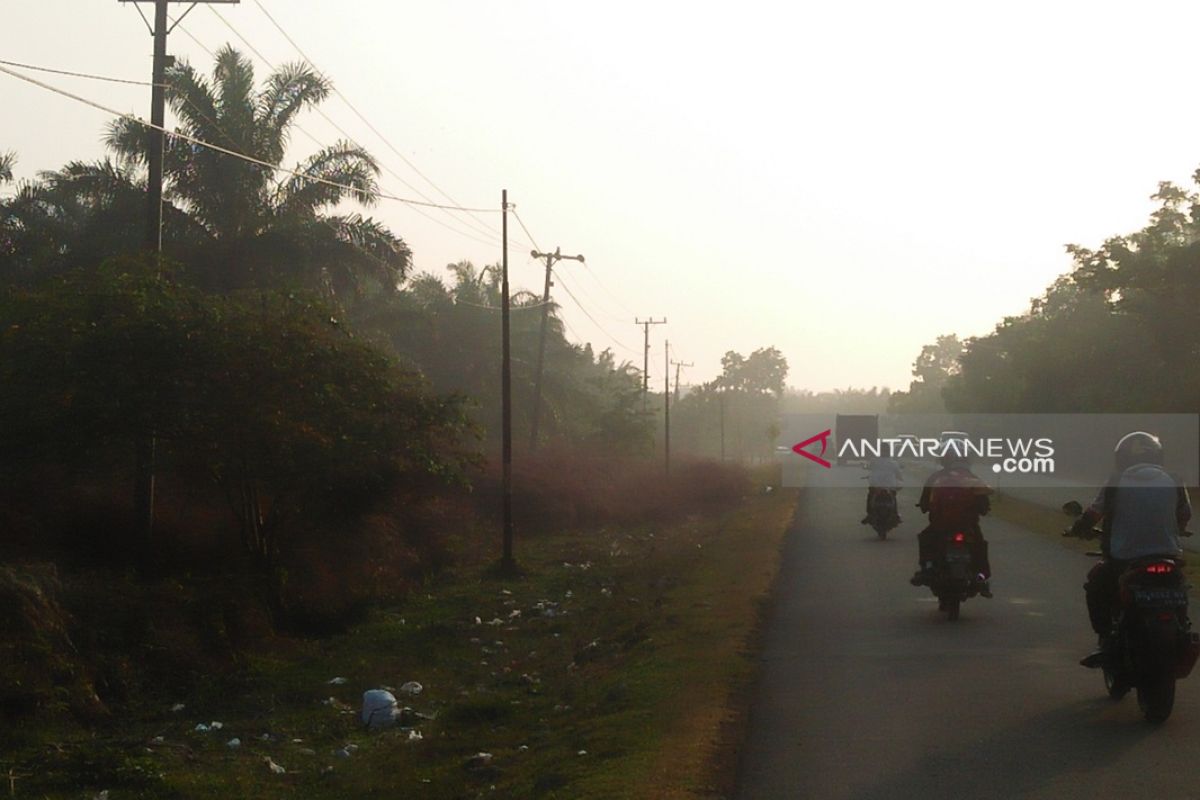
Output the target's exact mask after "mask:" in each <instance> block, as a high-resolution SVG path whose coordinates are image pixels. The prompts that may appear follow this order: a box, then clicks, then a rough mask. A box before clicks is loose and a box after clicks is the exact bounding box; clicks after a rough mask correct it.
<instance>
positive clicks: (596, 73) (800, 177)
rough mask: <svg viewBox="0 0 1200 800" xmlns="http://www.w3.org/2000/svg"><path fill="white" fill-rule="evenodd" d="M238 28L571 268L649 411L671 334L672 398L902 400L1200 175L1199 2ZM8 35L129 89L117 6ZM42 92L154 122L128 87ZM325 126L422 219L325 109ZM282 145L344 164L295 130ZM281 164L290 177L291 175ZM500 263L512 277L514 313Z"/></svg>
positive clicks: (71, 143) (44, 116) (317, 129)
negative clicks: (745, 392)
mask: <svg viewBox="0 0 1200 800" xmlns="http://www.w3.org/2000/svg"><path fill="white" fill-rule="evenodd" d="M261 2H262V3H263V4H264V5H265V7H266V8H267V10H268V11H270V12H271V13H272V14H273V15H274V16H275V18H276V19H277V20H278V21H279V22H280V23H281V24H282V26H283V27H284V28H285V29H286V30H287V31H288V33H290V34H291V35H292V37H293V38H294V39H296V41H297V42H298V44H299V45H300V46H301V47H302V48H304V49H305V51H306V52H307V53H308V55H309V56H310V57H311V58H312V59H313V60H314V62H316V65H317V67H318V68H319V69H321V70H322V71H324V72H326V73H327V74H328V75H329V76H330V77H332V79H333V80H334V82H335V83H336V85H337V87H338V88H339V89H340V90H341V91H342V92H343V93H344V94H345V95H346V97H347V98H349V100H350V101H351V102H352V103H354V104H355V106H356V107H357V108H358V109H359V110H360V111H361V112H363V114H364V115H365V116H366V117H367V118H368V119H369V120H370V121H371V123H372V124H373V125H374V126H376V127H377V128H378V129H379V130H380V131H381V132H383V134H384V135H385V136H387V138H388V140H389V141H390V142H391V143H392V144H393V145H394V146H395V147H396V148H397V149H398V150H400V152H402V153H404V155H405V156H406V157H407V158H408V159H409V160H410V161H412V162H413V164H415V165H416V166H417V168H419V169H420V170H421V171H422V172H423V173H424V174H425V175H427V176H429V177H430V178H432V179H433V181H435V182H436V183H437V185H438V186H439V187H441V189H443V190H445V191H446V192H448V193H449V194H450V195H452V196H453V197H454V198H455V199H456V200H458V201H459V202H461V203H463V204H466V205H468V206H488V207H498V206H499V201H500V190H501V189H503V188H507V189H508V190H509V199H510V201H511V202H513V203H515V204H516V205H517V207H518V213H519V214H520V215H521V216H522V218H523V219H524V221H525V222H526V223H527V224H528V225H529V228H530V230H531V232H532V233H533V236H534V237H535V238H536V240H537V243H538V244H539V245H541V247H542V248H543V249H551V250H552V249H553V248H554V247H555V246H558V245H561V246H562V248H563V251H564V252H569V253H576V252H582V253H584V254H585V255H586V256H587V259H588V264H589V266H590V269H591V271H592V272H593V273H594V274H595V275H596V276H597V277H598V280H599V282H597V280H596V279H595V278H593V277H592V275H591V274H589V273H588V272H587V271H584V270H582V269H581V268H580V265H578V264H576V263H574V262H564V263H563V264H562V265H561V267H560V270H561V272H562V275H563V279H562V281H561V284H560V287H559V289H557V290H556V292H557V294H556V298H557V299H558V300H560V301H561V302H562V303H563V305H564V315H565V318H566V320H567V322H568V325H569V327H570V328H571V329H572V330H573V331H574V332H576V336H577V338H578V339H580V340H584V341H591V342H592V343H593V345H594V346H595V347H596V348H597V349H602V348H604V347H612V348H613V349H614V350H615V352H616V353H617V355H618V356H619V357H622V358H628V359H630V360H632V361H634V363H636V364H637V365H638V366H639V367H640V365H641V341H642V339H641V329H640V328H635V327H634V324H633V316H634V315H635V314H637V315H642V316H646V315H654V316H656V317H659V318H661V317H662V316H664V315H665V316H666V317H668V319H669V321H670V324H669V325H667V326H657V327H656V328H654V329H652V339H651V341H652V345H653V350H652V353H651V379H652V381H654V382H655V383H656V384H657V383H660V382H661V380H662V367H661V364H662V340H663V338H664V336H666V337H669V338H670V340H671V343H672V351H673V353H674V354H675V355H676V356H677V357H678V358H679V359H681V360H686V361H693V362H695V363H696V366H695V368H693V369H691V370H689V371H688V372H687V373H685V376H686V377H685V380H686V378H691V379H693V380H701V379H708V378H711V377H712V376H714V375H715V374H716V373H717V372H718V371H719V361H720V357H721V355H722V354H723V353H724V352H725V351H726V350H730V349H733V350H738V351H740V352H743V353H748V352H749V351H751V350H753V349H755V348H757V347H762V346H768V345H775V346H777V347H779V348H780V349H781V350H782V351H783V353H784V354H785V355H786V356H787V358H788V361H789V363H790V364H791V375H790V378H789V383H791V384H792V385H795V386H801V387H805V388H813V389H824V388H831V387H839V386H846V385H851V384H853V385H856V386H864V385H867V386H869V385H876V384H880V385H888V386H892V387H904V386H907V383H908V380H909V368H910V364H911V362H912V360H913V358H914V356H915V355H916V354H917V352H918V351H919V350H920V348H921V346H922V345H923V344H925V343H927V342H930V341H932V340H933V339H934V338H935V337H936V336H937V335H938V334H941V333H948V332H957V333H959V334H963V335H971V334H979V333H985V332H987V331H988V330H990V329H991V327H992V326H993V325H994V324H995V323H996V322H997V321H999V319H1000V318H1001V317H1003V316H1004V315H1006V314H1015V313H1020V312H1022V311H1023V310H1024V309H1025V307H1026V305H1027V303H1028V300H1029V298H1030V297H1032V296H1035V295H1037V294H1040V292H1041V291H1042V289H1043V288H1044V287H1045V286H1046V285H1047V284H1048V283H1049V282H1050V281H1051V280H1053V278H1054V277H1055V276H1056V275H1058V274H1059V273H1061V272H1063V271H1065V270H1066V269H1067V268H1068V267H1069V261H1068V259H1067V258H1066V256H1065V255H1064V252H1063V248H1062V245H1063V244H1064V243H1067V242H1080V243H1083V244H1089V245H1090V244H1097V243H1099V242H1100V241H1101V240H1102V239H1103V238H1105V237H1106V236H1109V235H1111V234H1115V233H1123V232H1127V231H1130V230H1133V229H1136V228H1138V227H1141V225H1142V224H1143V223H1144V221H1145V219H1146V216H1147V214H1148V213H1149V211H1150V210H1151V209H1152V204H1151V203H1150V201H1149V200H1148V196H1149V195H1150V194H1151V193H1152V192H1153V191H1154V190H1155V188H1156V185H1157V182H1158V181H1159V180H1163V179H1171V180H1176V181H1186V180H1187V179H1188V177H1189V176H1190V175H1191V172H1192V170H1193V169H1194V168H1196V167H1197V166H1200V138H1198V137H1197V136H1196V132H1197V131H1198V130H1200V104H1197V103H1195V102H1193V101H1192V100H1191V99H1190V98H1191V96H1192V93H1193V92H1192V88H1193V87H1192V83H1193V82H1192V80H1191V76H1192V74H1193V71H1194V56H1193V50H1194V46H1195V42H1194V38H1195V32H1196V31H1197V30H1198V29H1200V7H1198V6H1196V5H1195V4H1193V3H1139V4H1137V5H1136V7H1135V5H1134V4H1132V3H1128V2H1125V3H1101V2H1094V0H1093V1H1092V2H1077V3H1076V2H1071V3H1067V2H1046V1H1045V0H1043V1H1042V2H1037V3H1022V2H1004V3H963V2H961V0H959V1H958V2H946V3H930V2H914V1H913V0H910V1H909V2H905V3H895V2H878V3H849V2H847V3H831V2H822V3H806V2H788V3H784V2H771V3H768V2H741V3H736V4H734V3H720V4H717V3H707V2H695V1H692V2H647V0H640V2H625V1H624V0H610V2H607V3H602V4H601V3H583V2H578V0H555V1H554V2H551V1H550V0H539V1H535V0H510V2H503V3H501V2H495V0H490V1H488V2H485V1H484V0H478V1H473V2H466V1H465V0H464V1H462V2H455V1H454V0H438V1H437V2H424V3H417V2H404V1H403V0H401V1H400V2H393V1H390V0H389V2H383V1H382V0H358V2H336V3H335V2H329V1H328V0H325V2H317V0H288V1H287V2H284V0H261ZM186 7H187V6H186V5H173V7H172V13H173V14H176V13H178V12H180V11H182V10H183V9H185V8H186ZM143 8H144V9H145V10H146V11H147V13H149V11H150V9H151V8H152V5H150V4H147V5H145V6H143ZM217 8H218V9H219V10H220V11H221V13H222V14H223V15H224V16H225V17H226V18H227V19H228V20H229V21H230V22H231V23H232V24H233V25H234V26H235V27H236V28H237V29H238V30H239V31H240V32H241V33H242V34H243V35H244V36H245V37H246V38H247V39H249V40H250V42H251V43H253V44H254V46H255V47H257V48H258V49H259V50H261V51H262V53H263V55H264V56H266V57H267V58H268V59H269V60H270V61H271V62H272V63H276V64H279V63H284V62H288V61H295V60H298V59H299V55H298V54H297V53H296V52H295V51H294V50H293V49H292V48H291V46H290V45H289V44H288V43H287V41H286V40H285V39H284V38H283V37H282V36H281V35H280V34H279V32H278V31H277V30H275V28H274V27H272V25H271V24H270V22H269V21H268V20H267V18H266V17H265V16H264V15H263V13H262V11H260V9H259V8H258V7H257V6H256V5H255V2H254V0H244V2H243V3H242V4H241V5H236V6H231V5H222V6H217ZM5 12H6V13H5V15H4V16H5V24H4V26H3V28H2V29H0V59H5V60H10V61H19V62H28V63H34V64H40V65H45V66H51V67H57V68H61V69H68V70H80V71H88V72H99V73H104V74H108V75H115V76H119V77H124V78H131V79H137V80H147V79H148V76H149V73H150V57H149V53H150V48H151V41H150V37H149V35H148V32H147V31H146V28H145V26H144V25H143V23H142V22H141V20H140V19H139V18H138V16H137V14H136V12H135V10H134V9H133V8H132V7H131V6H130V5H127V4H120V3H118V2H116V0H7V3H6V6H5ZM185 31H186V32H185ZM188 34H190V35H191V36H194V37H195V39H197V40H199V42H201V43H203V45H204V46H205V47H207V48H208V49H210V50H216V49H217V47H219V46H220V45H223V44H225V43H226V42H232V43H233V44H235V45H236V46H238V47H243V46H242V45H241V43H240V42H238V41H237V39H236V37H235V36H234V34H233V33H232V32H230V30H229V29H228V28H226V27H225V26H224V25H223V24H222V23H221V21H220V20H219V19H218V18H217V17H216V16H215V15H214V14H213V13H212V11H211V10H210V9H209V8H206V7H200V8H197V9H196V10H195V11H193V12H192V14H191V15H190V16H189V17H188V18H187V19H186V20H184V22H183V23H182V26H181V28H180V29H178V30H176V31H175V33H174V34H173V35H172V37H171V42H170V52H172V53H174V54H176V55H178V56H180V57H182V58H186V59H188V60H189V61H191V62H192V63H193V64H195V65H197V66H201V67H204V68H205V71H207V68H208V66H209V64H210V63H211V58H210V57H209V55H208V54H207V53H205V52H204V50H203V49H201V47H200V45H199V44H197V43H196V41H193V39H191V38H189V35H188ZM257 66H258V69H259V70H260V75H265V74H266V73H267V67H266V66H265V65H263V64H261V63H258V65H257ZM39 77H40V78H41V79H43V80H46V81H47V82H50V83H53V84H55V85H58V86H61V87H63V88H67V89H69V90H72V91H74V92H76V93H79V94H83V95H86V96H87V97H90V98H94V99H96V100H98V101H101V102H104V103H105V104H107V105H111V106H113V107H115V108H117V109H120V110H123V111H129V112H133V113H136V114H138V115H141V116H147V115H148V107H149V96H148V95H149V90H148V89H146V88H143V87H137V86H121V85H115V84H107V83H95V82H89V81H84V80H78V79H72V78H61V77H56V76H39ZM0 104H2V106H3V108H4V109H5V114H4V117H3V120H2V121H0V150H8V149H12V150H15V151H17V153H18V156H19V158H20V162H19V164H18V176H20V177H29V176H31V175H32V174H33V173H34V172H35V171H37V170H42V169H52V168H56V167H59V166H61V165H62V164H63V163H64V162H66V161H67V160H70V159H78V158H96V157H99V156H100V155H102V152H103V149H102V145H101V143H100V137H101V136H102V134H103V130H104V124H105V122H106V119H107V117H106V115H105V114H103V113H101V112H98V111H95V110H93V109H90V108H86V107H83V106H80V105H77V104H75V103H73V102H72V101H70V100H66V99H63V98H59V97H56V96H53V95H49V94H47V93H46V92H44V91H42V90H40V89H37V88H34V87H31V86H28V85H25V84H22V83H20V82H19V81H17V80H15V79H13V78H10V77H8V76H5V75H0ZM323 108H324V110H325V111H326V112H327V113H328V114H329V116H330V117H331V118H332V119H333V120H334V121H336V122H337V123H338V124H339V125H340V126H342V127H343V128H345V130H346V131H348V132H349V133H350V134H351V135H353V136H354V137H355V139H357V140H358V141H360V142H361V143H362V144H364V145H366V146H367V147H368V148H369V149H371V150H372V151H373V152H374V153H375V154H376V155H377V156H378V157H379V158H380V160H381V161H382V162H384V163H385V164H387V165H388V166H389V167H390V168H391V169H392V170H394V171H395V172H396V173H398V174H399V175H400V176H401V177H403V178H404V179H405V180H407V181H408V182H409V183H411V184H412V185H413V186H415V187H417V188H418V189H420V190H422V191H423V192H425V193H426V194H428V195H430V196H432V197H435V198H436V199H442V198H441V196H440V195H439V194H438V193H437V191H436V190H435V189H433V188H431V187H430V186H429V185H428V184H426V183H424V182H423V181H422V179H421V178H420V177H418V176H417V175H416V174H415V173H414V172H413V171H412V170H411V169H410V168H409V167H407V166H406V165H405V164H404V163H403V162H402V160H401V159H400V158H399V157H398V156H397V155H396V154H395V153H394V152H393V151H392V150H391V149H389V148H388V146H387V145H385V144H384V143H383V142H382V141H381V140H380V139H379V138H378V137H376V136H375V134H373V133H372V132H371V131H370V129H369V128H368V127H367V126H366V125H364V124H363V123H362V122H361V121H360V120H359V119H358V118H356V117H355V116H354V114H353V112H351V110H350V109H349V108H348V107H347V106H345V105H344V104H343V103H342V102H341V101H340V100H338V99H336V98H333V99H331V100H330V101H328V102H327V103H326V104H325V106H323ZM302 125H303V126H304V128H305V129H306V130H308V131H309V132H310V133H311V134H313V135H314V136H315V137H316V138H317V139H319V140H321V141H324V142H331V141H333V140H334V139H336V138H338V137H339V134H338V133H337V132H336V131H335V130H334V129H333V128H332V127H331V126H330V125H329V124H328V123H327V122H326V121H325V120H323V119H321V118H320V117H318V116H316V115H314V114H309V115H307V116H306V117H305V118H304V119H303V120H302ZM293 144H294V147H293V150H294V156H293V160H299V159H300V158H302V157H303V156H305V155H306V154H307V153H309V152H311V150H313V149H314V147H315V145H313V144H312V142H311V140H309V139H307V138H306V137H304V136H303V135H298V136H297V137H296V138H295V139H294V143H293ZM381 182H382V185H383V187H384V189H385V190H386V191H388V192H391V193H394V194H398V195H403V196H408V197H413V196H416V195H415V192H414V191H413V190H412V189H410V188H408V187H406V186H404V185H403V184H402V183H401V182H400V180H398V179H397V178H396V177H394V176H393V175H392V174H391V173H388V172H385V173H384V175H383V178H382V181H381ZM371 213H373V214H374V215H376V216H378V217H380V218H382V219H383V220H385V221H386V222H387V223H388V224H390V225H391V226H392V227H393V229H394V230H395V231H397V232H398V233H399V234H400V235H401V236H403V238H404V239H405V240H406V241H407V242H408V243H409V244H410V246H411V247H412V248H413V251H414V253H415V258H416V265H417V269H418V270H427V271H435V272H440V271H441V270H442V268H443V267H444V265H445V264H447V263H449V262H452V261H457V260H460V259H470V260H472V261H474V262H475V263H476V264H479V265H482V264H485V263H491V262H494V261H496V260H498V258H499V250H498V247H497V246H496V245H485V244H483V243H480V242H477V241H474V240H472V239H470V238H467V237H466V236H463V235H460V234H458V233H455V232H452V231H450V230H447V229H446V228H445V227H443V226H441V225H438V224H436V223H435V222H433V221H431V220H430V219H428V218H427V217H425V216H421V215H420V214H417V213H415V212H414V211H412V210H411V209H409V208H406V207H404V206H402V205H400V204H397V203H390V202H384V203H382V204H381V205H379V206H378V207H376V208H375V209H373V211H372V212H371ZM433 216H435V217H436V218H437V219H439V220H442V221H443V222H445V223H447V224H449V225H452V226H453V227H455V228H457V229H459V230H467V231H469V230H470V227H469V226H475V227H478V226H479V224H480V223H478V222H477V221H475V220H473V219H468V220H467V221H465V222H464V221H463V220H461V219H459V220H453V219H448V218H447V217H446V216H444V215H442V214H440V213H437V212H434V213H433ZM484 219H485V221H486V222H487V224H489V225H495V226H496V227H497V228H498V226H499V215H498V214H492V215H487V216H486V217H484ZM513 231H514V234H515V235H520V230H519V228H517V227H516V225H515V221H514V223H513ZM474 235H475V236H477V237H478V238H487V237H485V236H484V235H483V234H480V233H475V234H474ZM526 249H527V248H525V247H522V246H521V245H519V244H514V245H513V246H512V249H511V252H512V259H511V263H512V265H513V279H514V282H515V283H516V284H517V285H518V286H525V287H528V288H533V289H537V290H539V291H540V286H541V275H540V269H539V267H538V266H536V265H535V264H533V263H532V262H531V261H530V259H529V257H528V255H527V253H526ZM563 285H565V286H566V288H568V289H570V290H571V291H573V292H574V294H575V296H576V297H577V298H578V299H579V300H580V301H582V303H583V305H584V307H586V308H587V310H588V312H590V314H591V315H592V317H594V318H595V320H596V321H597V322H598V323H599V326H602V328H601V327H599V326H598V325H597V324H595V323H593V321H592V320H590V319H589V318H588V317H587V316H586V315H585V314H584V313H583V312H582V311H581V310H580V309H579V307H578V306H577V305H576V304H575V302H573V301H572V299H571V298H570V297H569V296H567V294H566V293H565V292H564V291H563V290H562V286H563ZM613 337H615V339H616V342H617V343H614V341H613ZM618 343H619V344H618Z"/></svg>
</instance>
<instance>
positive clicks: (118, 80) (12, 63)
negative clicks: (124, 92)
mask: <svg viewBox="0 0 1200 800" xmlns="http://www.w3.org/2000/svg"><path fill="white" fill-rule="evenodd" d="M0 64H4V65H5V66H9V67H18V68H19V69H28V70H32V71H34V72H50V73H53V74H55V75H66V76H67V77H69V78H87V79H88V80H92V81H107V82H108V83H124V84H128V85H130V86H154V84H153V83H151V82H150V81H131V80H127V79H125V78H113V77H110V76H108V75H93V74H92V73H90V72H71V71H70V70H65V69H54V68H52V67H39V66H37V65H35V64H22V63H20V62H19V61H4V60H0ZM159 86H160V87H161V88H164V89H165V88H167V87H166V84H159Z"/></svg>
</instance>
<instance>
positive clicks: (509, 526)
mask: <svg viewBox="0 0 1200 800" xmlns="http://www.w3.org/2000/svg"><path fill="white" fill-rule="evenodd" d="M500 209H501V212H500V217H501V224H500V225H501V227H500V231H501V233H500V236H501V242H502V247H503V250H504V256H503V259H502V262H501V263H502V265H503V266H502V271H501V277H500V349H501V364H500V396H501V413H502V415H503V422H502V424H501V429H502V432H501V437H502V439H503V445H502V447H503V456H502V458H503V462H504V555H503V557H502V558H501V560H500V569H501V571H503V572H504V573H506V574H512V573H513V572H515V571H516V567H517V562H516V561H515V560H514V559H513V521H512V348H511V346H510V337H509V326H508V189H505V190H504V191H502V192H501V193H500Z"/></svg>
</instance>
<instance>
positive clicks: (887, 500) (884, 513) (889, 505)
mask: <svg viewBox="0 0 1200 800" xmlns="http://www.w3.org/2000/svg"><path fill="white" fill-rule="evenodd" d="M867 509H868V511H869V513H868V514H867V517H868V518H869V520H870V525H871V527H872V528H874V529H875V533H876V534H877V535H878V536H879V538H880V539H886V538H887V535H888V531H890V530H892V529H893V528H895V527H896V526H897V525H899V524H900V512H899V510H898V509H897V508H896V490H895V489H871V493H870V496H869V497H868V499H867Z"/></svg>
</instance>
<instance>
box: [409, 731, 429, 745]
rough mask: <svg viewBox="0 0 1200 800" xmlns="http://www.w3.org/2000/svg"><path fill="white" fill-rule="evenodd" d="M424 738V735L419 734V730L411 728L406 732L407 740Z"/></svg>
mask: <svg viewBox="0 0 1200 800" xmlns="http://www.w3.org/2000/svg"><path fill="white" fill-rule="evenodd" d="M424 738H425V737H424V736H422V735H421V732H420V731H417V730H412V731H409V732H408V740H409V741H410V742H419V741H421V740H423V739H424Z"/></svg>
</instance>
